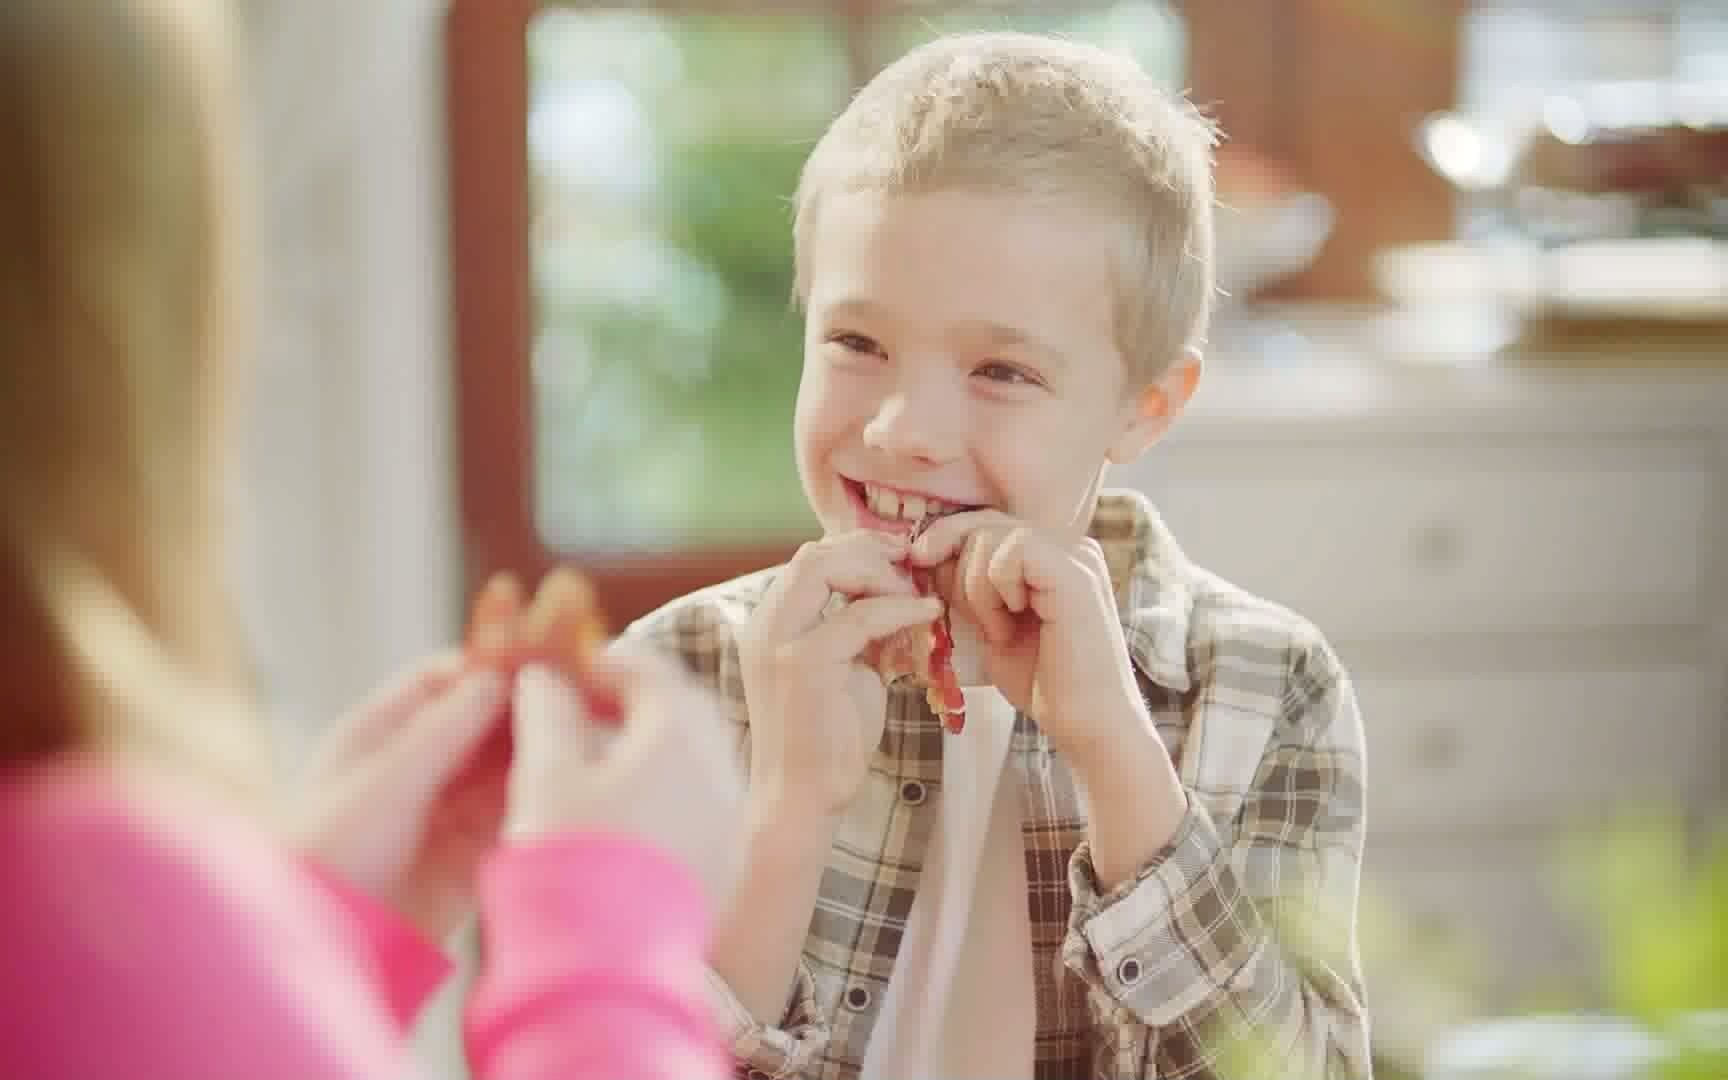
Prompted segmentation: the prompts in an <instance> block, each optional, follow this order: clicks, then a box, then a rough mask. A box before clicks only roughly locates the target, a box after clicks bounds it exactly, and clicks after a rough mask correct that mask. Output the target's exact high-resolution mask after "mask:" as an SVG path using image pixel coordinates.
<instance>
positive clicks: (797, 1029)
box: [708, 961, 830, 1080]
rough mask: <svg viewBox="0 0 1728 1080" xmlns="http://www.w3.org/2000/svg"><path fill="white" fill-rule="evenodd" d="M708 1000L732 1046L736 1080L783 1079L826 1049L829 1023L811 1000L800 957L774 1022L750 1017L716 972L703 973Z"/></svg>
mask: <svg viewBox="0 0 1728 1080" xmlns="http://www.w3.org/2000/svg"><path fill="white" fill-rule="evenodd" d="M708 998H709V1002H710V1004H711V1005H712V1007H713V1010H714V1016H715V1018H716V1019H717V1021H718V1022H719V1024H720V1028H721V1031H722V1032H724V1033H725V1037H726V1039H727V1041H728V1042H730V1043H731V1046H732V1059H733V1061H734V1062H735V1063H736V1066H737V1068H736V1074H737V1076H738V1077H740V1078H741V1080H783V1078H786V1077H795V1076H799V1075H801V1074H803V1073H804V1071H805V1070H806V1069H808V1068H809V1067H810V1066H811V1065H813V1064H815V1062H816V1058H817V1055H819V1054H821V1053H822V1051H823V1050H825V1049H827V1047H828V1039H829V1035H830V1032H829V1027H828V1024H827V1023H826V1022H825V1021H824V1020H823V1019H822V1011H821V1008H820V1006H819V1005H818V1004H817V1001H816V978H815V976H814V975H812V974H811V973H810V969H809V967H807V966H806V965H805V964H804V963H803V962H802V961H800V962H799V964H798V973H797V976H796V977H795V978H794V980H793V984H792V995H791V1000H790V1001H789V1002H788V1003H787V1007H786V1015H785V1017H784V1018H782V1020H781V1022H780V1024H779V1025H778V1026H774V1025H769V1024H764V1023H762V1022H761V1021H759V1020H757V1019H756V1018H755V1017H754V1016H752V1015H751V1013H750V1010H749V1009H747V1008H745V1007H744V1003H743V1002H741V1001H739V1000H738V996H737V995H736V994H734V993H733V992H732V987H731V986H730V985H729V984H728V983H727V982H726V980H725V979H724V978H723V977H721V975H720V974H719V973H718V972H716V971H714V970H712V969H710V970H709V972H708Z"/></svg>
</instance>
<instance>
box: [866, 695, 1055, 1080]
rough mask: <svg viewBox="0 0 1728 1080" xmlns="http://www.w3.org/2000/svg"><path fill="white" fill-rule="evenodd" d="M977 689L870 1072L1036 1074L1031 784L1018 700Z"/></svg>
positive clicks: (948, 748) (960, 1077)
mask: <svg viewBox="0 0 1728 1080" xmlns="http://www.w3.org/2000/svg"><path fill="white" fill-rule="evenodd" d="M965 694H966V730H965V731H964V732H962V733H961V734H960V735H957V736H948V737H947V741H946V743H945V745H944V748H943V759H942V792H941V796H940V802H939V803H938V805H937V807H936V814H937V819H936V824H935V827H934V833H933V835H932V837H931V842H930V847H929V849H928V851H927V852H926V855H925V859H924V870H923V873H922V875H921V877H920V879H919V886H918V895H917V896H916V897H915V898H914V899H913V901H912V910H911V913H910V914H909V915H908V917H907V923H906V933H905V936H904V937H903V938H902V941H901V946H900V954H899V957H898V958H897V960H896V961H895V965H894V972H893V974H892V975H891V976H890V977H889V981H888V989H887V992H886V994H885V996H884V998H883V1003H882V1012H881V1014H880V1016H879V1017H878V1019H877V1021H876V1029H875V1032H874V1034H873V1035H872V1036H871V1039H870V1044H869V1046H868V1047H867V1048H866V1049H865V1053H864V1067H863V1071H862V1080H1016V1078H1025V1077H1030V1076H1031V1075H1032V1055H1033V1032H1034V1029H1035V1028H1036V1026H1037V1019H1038V1018H1037V996H1036V990H1035V987H1034V983H1033V978H1032V932H1031V926H1030V922H1029V920H1028V917H1027V900H1026V856H1025V847H1024V841H1023V840H1022V838H1021V820H1022V814H1023V807H1022V805H1021V803H1022V797H1023V796H1022V792H1023V791H1024V789H1025V785H1024V783H1023V782H1022V778H1021V777H1019V776H1018V775H1016V771H1017V769H1018V766H1017V765H1015V764H1014V763H1013V762H1012V761H1011V758H1010V755H1009V753H1008V748H1009V742H1010V740H1011V738H1012V736H1013V731H1014V708H1013V706H1011V705H1010V704H1009V703H1008V701H1007V700H1006V699H1005V698H1003V696H1002V694H1001V693H1000V692H999V691H997V690H996V689H995V688H993V687H972V688H968V689H967V690H966V691H965Z"/></svg>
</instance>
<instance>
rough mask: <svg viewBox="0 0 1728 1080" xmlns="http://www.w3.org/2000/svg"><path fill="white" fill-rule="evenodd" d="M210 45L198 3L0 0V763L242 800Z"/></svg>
mask: <svg viewBox="0 0 1728 1080" xmlns="http://www.w3.org/2000/svg"><path fill="white" fill-rule="evenodd" d="M228 34H229V27H228V23H227V13H226V11H225V10H224V8H223V7H222V6H221V5H220V4H217V3H211V2H203V0H75V2H69V0H5V2H4V3H0V767H7V766H13V765H20V764H29V763H32V762H37V761H42V760H45V759H48V758H51V757H55V756H59V755H62V754H65V753H67V752H70V751H80V750H91V751H95V752H97V753H98V754H101V755H104V756H106V757H109V758H111V759H114V760H119V761H122V762H123V763H125V764H127V765H132V766H139V767H141V769H140V770H139V771H140V772H145V773H149V774H151V775H161V774H168V775H175V776H185V775H195V776H196V777H197V779H199V780H200V781H203V782H207V783H208V784H209V785H210V786H212V787H214V788H217V789H222V790H225V791H226V792H227V793H228V794H230V795H235V796H243V797H244V798H246V800H247V801H249V802H250V801H253V800H255V799H258V798H260V797H261V796H262V791H263V780H264V775H263V770H264V766H265V754H264V740H263V738H262V734H263V733H262V730H261V728H260V727H259V726H258V725H257V724H256V723H254V722H252V718H251V716H250V714H249V712H248V708H247V706H246V704H245V703H244V695H243V694H242V693H241V692H240V687H241V684H242V679H241V665H240V663H239V661H238V657H237V649H236V647H235V643H236V641H237V636H238V635H237V634H236V632H235V627H234V626H233V625H232V623H231V620H230V618H229V615H228V611H227V598H226V596H225V594H224V590H223V585H222V573H221V567H222V565H223V560H222V558H221V542H220V536H219V533H218V529H217V522H216V518H217V502H218V499H217V494H218V480H219V476H218V472H217V462H218V459H219V454H218V450H219V446H220V444H221V441H222V439H221V435H222V423H221V413H222V409H221V401H222V399H223V397H224V396H225V393H226V387H225V385H224V384H225V376H226V371H225V367H226V365H225V357H226V356H227V355H228V354H229V353H230V351H231V350H232V349H233V347H234V345H235V336H236V335H235V333H234V330H235V325H236V323H237V322H238V321H239V320H238V319H237V318H236V314H237V310H236V305H235V303H234V300H233V297H232V296H231V295H230V290H231V289H232V288H233V285H234V281H235V273H236V271H237V269H238V268H237V266H236V259H235V258H234V256H235V253H236V251H237V250H238V249H239V248H240V247H241V245H240V243H239V238H238V237H237V235H236V233H237V229H236V224H237V222H236V219H237V217H238V206H237V202H236V193H237V191H238V190H239V184H238V182H237V177H236V176H234V175H233V174H234V173H235V171H236V164H237V159H238V156H239V155H238V154H237V152H236V151H237V147H236V145H235V141H234V138H233V135H232V130H233V129H232V123H231V118H230V117H229V116H228V115H226V113H227V108H228V104H229V103H230V102H231V101H232V100H233V96H234V89H233V88H232V86H231V85H230V83H229V77H230V73H229V70H228V62H229V61H228Z"/></svg>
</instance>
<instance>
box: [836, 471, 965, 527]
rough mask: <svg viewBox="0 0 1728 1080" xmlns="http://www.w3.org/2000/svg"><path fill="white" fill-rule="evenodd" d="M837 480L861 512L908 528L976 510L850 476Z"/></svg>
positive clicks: (962, 504)
mask: <svg viewBox="0 0 1728 1080" xmlns="http://www.w3.org/2000/svg"><path fill="white" fill-rule="evenodd" d="M841 480H842V481H843V482H844V483H845V485H846V489H847V491H848V493H849V494H851V496H852V497H853V498H854V499H855V500H857V502H858V503H859V504H860V505H861V506H863V508H864V509H865V510H868V511H869V512H870V513H871V514H873V515H874V516H875V517H877V518H879V519H881V520H882V521H884V522H899V523H904V524H905V525H907V526H908V527H910V526H913V525H917V524H918V523H919V522H921V521H924V520H925V519H927V518H928V519H934V518H939V517H947V516H948V515H949V514H958V513H962V512H964V511H967V510H976V509H978V507H976V506H972V505H968V504H966V503H956V502H949V501H948V500H946V499H938V498H935V497H933V496H930V495H915V494H913V493H911V492H907V491H900V490H898V489H895V488H889V487H883V486H881V485H880V484H870V483H865V482H864V481H862V480H853V479H851V478H850V477H841Z"/></svg>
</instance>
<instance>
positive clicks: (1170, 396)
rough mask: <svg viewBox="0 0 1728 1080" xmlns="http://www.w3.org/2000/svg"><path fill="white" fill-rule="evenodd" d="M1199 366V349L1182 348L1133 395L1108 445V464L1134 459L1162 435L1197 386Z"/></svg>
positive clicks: (1119, 463) (1178, 414)
mask: <svg viewBox="0 0 1728 1080" xmlns="http://www.w3.org/2000/svg"><path fill="white" fill-rule="evenodd" d="M1200 368H1201V363H1200V350H1199V349H1196V348H1193V347H1189V348H1185V349H1183V350H1182V355H1181V356H1180V357H1179V358H1178V359H1177V361H1176V362H1175V363H1174V364H1172V365H1170V370H1168V371H1166V372H1165V373H1164V374H1163V375H1160V376H1159V377H1158V378H1157V380H1156V381H1154V382H1153V383H1152V385H1150V386H1148V387H1146V388H1145V389H1144V390H1141V391H1140V392H1139V393H1138V394H1137V395H1135V397H1134V400H1132V401H1130V402H1129V403H1128V405H1127V408H1128V411H1129V415H1128V423H1127V426H1126V427H1124V428H1123V430H1122V435H1121V437H1120V438H1118V439H1117V440H1116V443H1115V445H1113V446H1111V448H1110V462H1111V464H1113V465H1124V464H1127V463H1128V462H1130V461H1133V460H1135V459H1136V458H1138V457H1139V456H1140V455H1141V454H1144V453H1145V452H1146V451H1147V450H1149V449H1151V447H1152V444H1153V443H1155V442H1157V441H1158V440H1159V439H1161V438H1163V437H1164V433H1165V432H1166V431H1169V430H1170V425H1171V424H1173V423H1175V422H1176V418H1177V417H1178V416H1181V415H1182V410H1183V409H1185V408H1187V407H1188V402H1189V400H1190V399H1191V398H1193V396H1194V390H1195V388H1196V387H1198V386H1199V385H1200Z"/></svg>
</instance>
